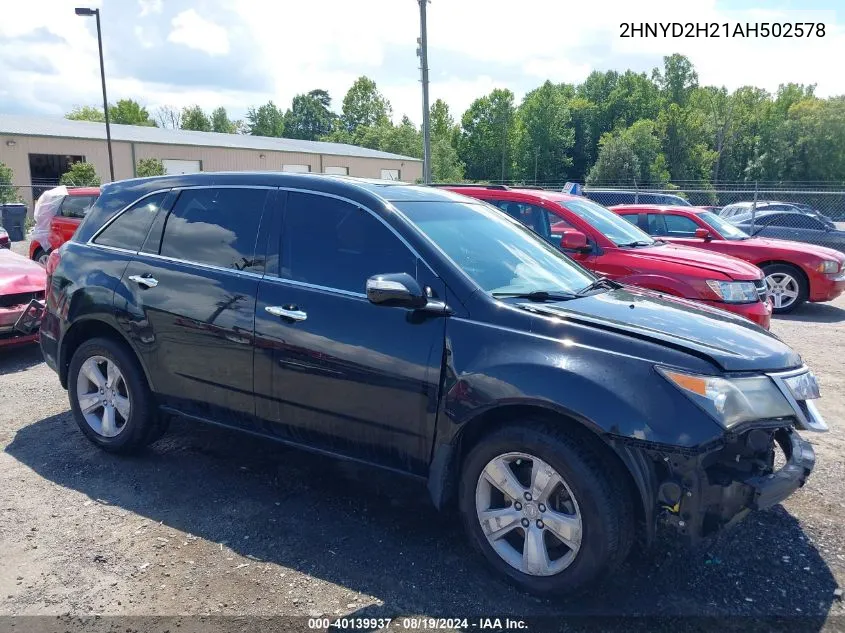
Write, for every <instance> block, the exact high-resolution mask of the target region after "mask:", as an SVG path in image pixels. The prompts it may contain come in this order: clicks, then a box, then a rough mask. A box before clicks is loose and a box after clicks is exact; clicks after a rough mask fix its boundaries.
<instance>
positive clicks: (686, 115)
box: [67, 54, 845, 187]
mask: <svg viewBox="0 0 845 633" xmlns="http://www.w3.org/2000/svg"><path fill="white" fill-rule="evenodd" d="M814 89H815V86H814V85H801V84H785V85H781V86H780V87H779V89H778V90H777V92H776V93H774V94H771V93H769V92H768V91H766V90H763V89H761V88H756V87H753V86H743V87H741V88H738V89H737V90H734V91H728V90H727V89H726V88H724V87H717V86H702V85H699V81H698V74H697V73H696V71H695V68H694V66H693V64H692V63H691V62H690V60H689V59H688V58H686V57H684V56H683V55H678V54H675V55H670V56H668V57H665V58H664V60H663V67H662V68H655V69H654V70H653V71H652V72H651V74H647V73H636V72H633V71H631V70H628V71H625V72H622V73H620V72H617V71H613V70H610V71H594V72H592V73H591V74H590V75H589V76H588V77H587V78H586V79H585V80H584V82H582V83H580V84H568V83H560V84H556V83H552V82H551V81H546V82H545V83H544V84H542V85H541V86H539V87H537V88H535V89H534V90H532V91H530V92H528V93H527V94H526V95H525V96H524V97H523V99H522V100H521V102H519V103H517V102H516V98H515V95H514V93H513V92H511V91H510V90H508V89H505V88H497V89H494V90H493V91H492V92H491V93H490V94H488V95H484V96H482V97H479V98H478V99H476V100H475V101H473V102H472V104H471V105H470V106H469V108H468V109H467V110H466V112H464V113H463V115H462V116H461V117H460V119H459V120H456V119H455V118H454V117H453V115H452V113H451V112H450V110H449V106H448V104H447V103H446V102H444V101H443V100H441V99H438V100H437V101H435V102H434V103H433V104H432V106H431V152H432V174H433V177H434V179H435V180H437V181H441V182H447V181H457V180H464V179H466V180H472V181H507V182H510V181H521V182H529V183H530V182H538V183H562V182H564V181H566V180H572V181H579V182H585V181H586V182H587V183H591V184H600V183H612V184H617V185H630V186H642V187H648V186H650V187H667V186H672V185H673V183H674V184H676V185H677V184H678V183H685V182H692V181H695V182H696V183H697V184H698V185H703V186H708V185H716V184H719V183H736V182H753V181H757V180H759V181H766V182H804V183H809V182H817V181H825V182H832V181H840V182H841V181H843V180H845V96H837V97H831V98H828V99H821V98H818V97H816V96H815V94H814ZM331 105H332V99H331V97H330V95H329V93H328V92H327V91H326V90H321V89H317V90H312V91H310V92H307V93H304V94H299V95H296V96H295V97H294V98H293V100H292V102H291V105H290V107H289V108H287V109H286V110H282V109H281V108H279V107H278V106H277V105H276V104H274V103H273V101H269V102H267V103H266V104H264V105H261V106H259V107H251V108H249V109H248V110H247V113H246V117H245V119H244V120H231V119H230V118H229V116H228V114H227V112H226V110H225V108H222V107H219V108H217V109H215V110H213V111H212V112H211V113H206V112H205V111H203V109H202V108H200V107H199V106H196V105H195V106H190V107H186V108H182V109H181V110H179V109H176V108H173V107H170V106H164V107H162V108H159V109H157V110H156V111H155V112H154V113H153V115H152V116H151V115H150V113H149V112H148V111H147V110H146V108H144V107H142V106H141V105H140V104H138V103H137V102H135V101H133V100H131V99H124V100H121V101H118V102H117V103H116V104H114V105H112V106H109V116H110V118H111V120H112V121H113V122H115V123H125V124H129V125H154V126H155V125H158V126H161V127H167V128H176V129H183V130H201V131H213V132H224V133H233V134H234V133H239V134H253V135H258V136H276V137H285V138H296V139H305V140H324V141H331V142H339V143H351V144H353V145H359V146H362V147H368V148H372V149H379V150H382V151H387V152H393V153H397V154H403V155H408V156H414V157H417V158H420V157H421V156H422V135H421V133H420V129H419V128H418V127H417V126H416V125H415V124H414V123H413V122H412V121H411V120H410V119H409V118H408V117H407V116H404V117H402V119H401V121H400V122H399V123H398V124H396V123H394V122H393V109H392V107H391V104H390V102H389V101H388V100H387V99H386V98H385V97H384V95H382V93H381V92H380V91H379V90H378V87H377V85H376V83H375V82H374V81H373V80H372V79H370V78H368V77H360V78H358V79H357V80H356V81H355V82H354V83H353V85H352V87H351V88H350V89H349V91H348V92H347V93H346V95H345V96H344V98H343V101H342V104H341V109H340V113H339V114H338V113H336V112H334V111H333V109H332V107H331ZM67 117H68V118H72V119H85V120H97V121H98V120H103V114H102V110H99V109H97V108H94V107H89V106H86V107H82V108H76V109H75V110H74V111H72V112H70V113H68V114H67Z"/></svg>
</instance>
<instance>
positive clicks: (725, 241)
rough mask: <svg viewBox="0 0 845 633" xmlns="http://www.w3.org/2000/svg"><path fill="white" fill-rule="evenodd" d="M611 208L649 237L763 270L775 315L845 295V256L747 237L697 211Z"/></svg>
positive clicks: (719, 219)
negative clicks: (700, 250)
mask: <svg viewBox="0 0 845 633" xmlns="http://www.w3.org/2000/svg"><path fill="white" fill-rule="evenodd" d="M612 209H613V210H614V211H615V212H616V213H618V214H619V215H621V216H622V217H623V218H625V219H626V220H628V221H629V222H631V223H633V224H636V225H637V226H638V227H639V228H641V229H642V230H644V231H645V232H647V233H648V234H649V235H653V236H655V237H659V238H660V239H665V240H667V241H670V242H672V243H674V244H684V245H686V246H695V247H696V248H703V249H706V250H708V251H713V252H716V253H723V254H725V255H731V256H733V257H738V258H740V259H744V260H745V261H747V262H750V263H752V264H754V265H756V266H759V267H760V268H762V269H763V273H764V274H765V276H766V284H767V286H768V291H769V295H770V297H771V299H772V303H773V304H774V311H775V312H776V313H779V314H780V313H785V312H792V311H793V310H794V309H795V308H797V307H798V306H800V305H801V304H802V303H804V302H805V301H832V300H833V299H836V297H838V296H839V295H841V294H842V292H843V291H845V254H842V253H840V252H839V251H835V250H833V249H832V248H825V247H824V246H815V245H813V244H805V243H802V242H792V241H787V240H776V239H772V238H765V237H749V236H748V234H746V233H745V232H743V231H742V230H741V229H739V228H737V227H736V226H734V225H733V224H731V223H730V222H728V221H727V220H725V219H724V218H722V217H720V216H718V215H716V214H715V213H712V212H710V211H706V210H703V209H698V208H695V207H660V206H651V205H642V204H637V205H633V204H631V205H619V206H616V207H612Z"/></svg>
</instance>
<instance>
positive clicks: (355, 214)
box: [280, 192, 416, 293]
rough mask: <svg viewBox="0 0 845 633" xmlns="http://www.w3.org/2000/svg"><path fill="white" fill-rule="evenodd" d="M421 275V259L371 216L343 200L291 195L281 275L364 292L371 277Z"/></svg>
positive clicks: (284, 234) (296, 279)
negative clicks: (418, 260)
mask: <svg viewBox="0 0 845 633" xmlns="http://www.w3.org/2000/svg"><path fill="white" fill-rule="evenodd" d="M385 273H408V274H409V275H411V276H414V277H415V276H416V257H415V256H414V254H413V253H412V252H411V251H410V250H409V249H408V247H407V246H405V245H404V244H403V243H402V241H401V240H399V238H398V237H396V235H394V234H393V232H392V231H390V229H388V228H387V227H386V226H385V225H384V224H382V223H381V222H380V221H379V220H377V219H376V218H375V217H373V216H372V215H371V214H370V213H369V212H367V211H365V210H364V209H361V208H360V207H357V206H355V205H353V204H350V203H348V202H344V201H343V200H338V199H336V198H330V197H327V196H319V195H315V194H308V193H298V192H294V193H290V194H289V195H288V201H287V205H286V210H285V222H284V228H283V231H282V246H281V266H280V276H281V277H283V278H285V279H291V280H293V281H301V282H303V283H309V284H314V285H317V286H324V287H326V288H333V289H338V290H346V291H348V292H357V293H363V292H364V291H365V289H366V284H367V278H368V277H371V276H372V275H377V274H385Z"/></svg>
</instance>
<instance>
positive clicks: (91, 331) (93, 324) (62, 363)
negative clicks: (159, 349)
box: [59, 317, 152, 389]
mask: <svg viewBox="0 0 845 633" xmlns="http://www.w3.org/2000/svg"><path fill="white" fill-rule="evenodd" d="M92 338H106V339H110V340H112V341H114V342H116V343H118V344H119V345H122V346H123V347H125V348H126V350H127V351H128V352H129V353H130V354H132V356H133V357H134V358H135V360H136V361H137V362H138V366H139V367H140V368H141V371H142V372H143V373H144V378H146V379H147V384H148V385H150V388H151V389H152V382H151V381H150V375H149V372H148V371H147V368H146V367H145V366H144V363H143V362H141V357H140V355H139V354H138V353H137V352H136V351H135V348H134V347H133V346H132V343H130V342H129V340H128V339H127V338H126V336H124V334H123V333H122V332H121V331H120V330H119V329H118V328H116V327H115V326H114V325H112V324H111V323H109V322H107V321H106V320H104V319H101V318H98V317H87V318H84V319H80V320H78V321H76V322H75V323H74V324H73V325H71V326H70V328H68V330H67V332H65V333H64V336H62V342H61V345H60V347H59V380H60V381H61V384H62V387H64V388H65V389H67V379H68V369H69V367H70V360H71V358H73V354H74V352H75V351H76V350H77V349H78V348H79V346H80V345H82V344H83V343H84V342H85V341H87V340H90V339H92Z"/></svg>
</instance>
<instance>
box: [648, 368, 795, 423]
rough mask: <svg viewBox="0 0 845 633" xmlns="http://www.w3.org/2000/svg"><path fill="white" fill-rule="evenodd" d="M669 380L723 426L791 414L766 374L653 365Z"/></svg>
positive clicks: (780, 394) (786, 403)
mask: <svg viewBox="0 0 845 633" xmlns="http://www.w3.org/2000/svg"><path fill="white" fill-rule="evenodd" d="M657 371H658V372H660V374H661V375H662V376H664V377H665V378H666V379H667V380H668V381H669V382H671V383H672V384H673V385H675V386H676V387H677V388H678V389H680V390H681V392H683V394H684V395H685V396H687V397H688V398H689V399H690V400H692V401H693V402H695V403H696V404H697V405H698V406H699V407H701V408H702V409H704V410H705V411H706V412H707V413H708V414H710V415H711V416H712V417H713V418H715V420H716V421H717V422H719V424H721V425H722V426H724V427H725V428H726V429H728V428H730V427H732V426H735V425H737V424H739V423H741V422H748V421H750V420H766V419H771V418H783V417H788V416H792V415H795V412H794V411H793V409H792V407H791V406H790V405H789V402H787V400H786V398H784V397H783V394H782V393H781V392H780V390H779V389H778V388H777V386H776V385H775V383H774V382H772V379H771V378H769V377H768V376H752V377H750V378H720V377H718V376H699V375H697V374H686V373H683V372H679V371H674V370H671V369H665V368H663V367H657Z"/></svg>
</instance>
